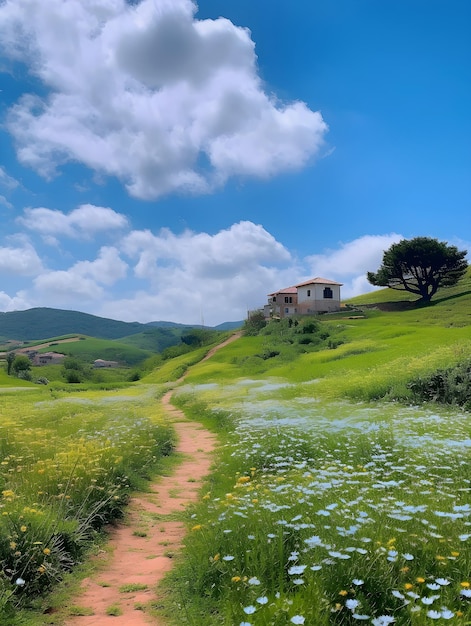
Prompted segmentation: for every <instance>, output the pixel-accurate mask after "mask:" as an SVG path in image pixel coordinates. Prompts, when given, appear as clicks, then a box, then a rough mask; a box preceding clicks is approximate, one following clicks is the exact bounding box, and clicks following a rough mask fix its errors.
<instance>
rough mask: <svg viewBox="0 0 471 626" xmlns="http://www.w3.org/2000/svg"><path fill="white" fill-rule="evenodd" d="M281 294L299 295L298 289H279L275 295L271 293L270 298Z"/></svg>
mask: <svg viewBox="0 0 471 626" xmlns="http://www.w3.org/2000/svg"><path fill="white" fill-rule="evenodd" d="M280 293H294V294H296V293H298V290H297V288H296V287H286V288H285V289H278V291H274V292H273V293H269V294H268V295H269V296H277V295H278V294H280Z"/></svg>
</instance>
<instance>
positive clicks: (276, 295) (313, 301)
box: [263, 277, 342, 319]
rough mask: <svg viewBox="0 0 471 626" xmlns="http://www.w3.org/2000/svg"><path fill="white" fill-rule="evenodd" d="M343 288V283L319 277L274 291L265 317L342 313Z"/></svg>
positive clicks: (269, 296)
mask: <svg viewBox="0 0 471 626" xmlns="http://www.w3.org/2000/svg"><path fill="white" fill-rule="evenodd" d="M341 286H342V283H337V282H335V281H334V280H329V279H328V278H319V277H317V278H311V279H310V280H306V281H305V282H303V283H299V284H298V285H293V286H292V287H285V288H284V289H279V290H278V291H274V292H273V293H270V294H268V304H266V305H265V306H264V307H263V314H264V317H265V318H266V319H270V318H284V317H287V316H290V315H316V314H318V313H333V312H335V311H340V287H341Z"/></svg>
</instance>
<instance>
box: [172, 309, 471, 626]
mask: <svg viewBox="0 0 471 626" xmlns="http://www.w3.org/2000/svg"><path fill="white" fill-rule="evenodd" d="M468 304H469V300H468V299H466V302H465V301H464V300H463V303H462V305H459V304H458V303H455V302H454V301H444V302H443V304H442V305H441V304H438V305H437V306H435V307H434V308H432V307H431V308H428V309H423V310H411V311H407V312H401V313H387V314H383V313H380V312H379V311H371V312H365V314H364V315H362V316H359V317H358V319H354V320H353V319H352V320H350V319H340V316H339V319H338V321H335V320H332V321H330V322H329V323H323V324H321V326H322V328H321V331H322V335H321V334H320V333H318V334H317V335H310V336H311V337H312V339H311V341H310V342H309V344H308V342H307V341H306V336H305V333H303V330H302V323H301V324H300V326H299V327H298V328H297V329H294V327H293V328H291V327H288V324H287V320H285V321H282V322H277V323H272V324H271V325H269V326H268V327H267V328H265V329H263V330H262V331H261V332H260V333H259V334H258V335H257V336H253V337H245V338H243V339H242V340H240V341H238V342H236V343H234V344H233V345H232V346H230V347H228V348H227V349H226V350H225V351H220V352H219V353H218V354H217V355H215V357H214V359H212V360H211V361H208V362H206V363H201V364H199V365H196V366H195V367H193V368H192V369H191V370H190V372H189V375H188V377H187V378H186V384H185V385H184V386H182V387H180V388H179V390H178V392H177V395H176V396H175V402H176V403H177V404H178V405H179V406H180V407H181V408H182V409H183V410H184V411H185V412H186V414H187V415H188V416H190V417H193V418H194V419H198V420H203V421H204V422H205V423H206V424H207V425H208V426H209V427H212V428H214V429H215V430H217V431H218V432H219V433H220V438H221V441H222V442H223V445H222V446H221V449H220V453H219V455H218V458H217V462H216V465H215V468H214V472H213V473H212V475H211V479H210V481H209V482H208V486H207V489H206V491H205V493H204V494H202V498H201V502H200V503H199V505H198V506H197V507H195V509H194V510H193V512H192V519H191V521H190V525H189V529H190V531H189V534H188V537H187V541H186V548H185V552H184V558H183V559H182V560H181V561H180V563H179V565H178V567H177V569H176V570H175V571H174V572H173V574H172V575H171V576H170V578H169V580H168V589H169V601H168V607H167V611H168V615H169V618H168V619H169V623H188V624H192V625H200V624H208V625H211V624H225V625H227V626H282V625H291V624H305V625H306V626H307V625H309V626H323V625H328V624H329V625H335V624H337V625H353V624H373V625H374V626H385V625H387V624H397V625H400V626H409V625H412V626H422V625H423V626H427V625H429V624H444V623H450V624H459V625H462V626H464V625H467V624H468V625H469V624H471V471H470V461H471V423H470V414H469V409H470V406H471V405H470V403H469V399H470V395H469V389H470V385H469V375H468V373H467V372H469V367H468V366H466V367H464V366H460V367H458V369H457V370H456V371H457V372H459V375H458V374H457V375H454V377H453V376H451V375H448V374H447V371H448V370H447V369H446V368H453V367H457V364H463V363H465V362H466V361H467V362H468V363H469V355H470V354H471V334H470V326H469V321H470V312H469V306H468ZM319 338H320V339H321V340H322V342H323V344H322V345H318V346H317V347H316V349H314V350H310V347H311V346H312V345H314V344H315V343H316V342H318V344H319ZM299 344H301V345H302V348H306V349H303V350H302V351H300V348H299ZM440 368H444V369H443V370H441V369H440ZM437 371H443V372H444V373H443V374H441V375H440V376H439V377H438V378H439V379H440V380H442V379H443V380H444V379H446V378H447V377H448V378H450V380H451V379H453V384H454V386H455V389H454V391H455V392H458V391H459V392H460V393H456V397H457V398H460V399H462V400H463V406H459V405H458V404H453V400H450V402H451V403H452V404H451V405H450V406H446V405H438V404H433V403H425V402H422V401H421V400H417V398H416V397H415V396H414V393H413V389H414V388H415V387H420V385H418V384H417V383H414V384H412V383H411V381H422V382H423V381H427V380H428V378H427V377H430V379H431V380H434V379H435V378H437V375H436V374H434V373H435V372H437ZM450 371H451V370H450ZM453 371H455V370H453ZM414 385H415V387H414ZM423 386H426V385H425V382H423ZM465 392H466V393H465ZM460 394H461V395H460ZM450 397H451V398H452V397H453V394H452V396H450ZM175 615H178V618H177V620H176V621H175ZM172 616H173V620H172Z"/></svg>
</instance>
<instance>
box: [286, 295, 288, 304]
mask: <svg viewBox="0 0 471 626" xmlns="http://www.w3.org/2000/svg"><path fill="white" fill-rule="evenodd" d="M285 304H288V296H285Z"/></svg>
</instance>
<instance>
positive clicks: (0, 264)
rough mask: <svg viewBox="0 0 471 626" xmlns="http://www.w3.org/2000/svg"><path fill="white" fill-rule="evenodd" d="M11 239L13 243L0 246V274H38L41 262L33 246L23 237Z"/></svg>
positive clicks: (40, 269)
mask: <svg viewBox="0 0 471 626" xmlns="http://www.w3.org/2000/svg"><path fill="white" fill-rule="evenodd" d="M12 240H13V242H12V243H13V245H9V246H0V274H7V275H8V276H36V275H37V274H39V273H40V272H41V271H42V262H41V259H40V258H39V256H38V254H37V252H36V250H35V248H34V247H33V246H32V245H31V243H30V242H29V241H28V240H27V239H25V238H24V237H21V236H20V237H18V238H15V237H13V238H12ZM16 241H17V243H16Z"/></svg>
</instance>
